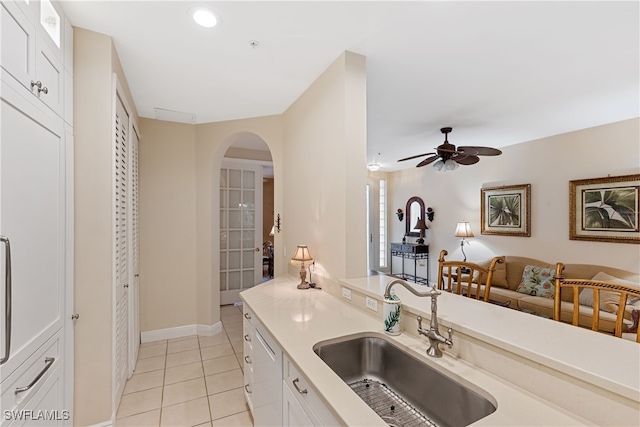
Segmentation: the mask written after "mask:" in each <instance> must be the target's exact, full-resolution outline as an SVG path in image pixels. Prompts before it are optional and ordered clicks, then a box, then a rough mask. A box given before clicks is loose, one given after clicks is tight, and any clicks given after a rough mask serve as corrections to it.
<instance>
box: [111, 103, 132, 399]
mask: <svg viewBox="0 0 640 427" xmlns="http://www.w3.org/2000/svg"><path fill="white" fill-rule="evenodd" d="M128 132H129V116H128V114H127V112H126V110H125V108H124V105H123V103H122V100H121V99H120V97H119V96H116V122H115V138H114V162H113V167H114V171H113V177H114V232H115V235H114V248H115V254H114V255H115V256H114V279H115V280H114V286H115V290H114V291H115V292H114V294H115V304H116V313H115V354H114V358H115V366H114V370H115V384H114V392H115V401H116V402H118V401H119V400H120V396H121V395H122V391H123V390H124V385H125V382H126V381H127V377H128V374H129V373H128V358H129V351H128V340H129V337H128V327H129V322H128V311H129V304H128V300H127V296H128V287H129V268H128V267H129V266H128V224H127V205H128V199H127V198H128V185H127V184H128V177H127V169H128V167H129V158H128V152H127V149H128V144H129V141H128V140H129V135H128Z"/></svg>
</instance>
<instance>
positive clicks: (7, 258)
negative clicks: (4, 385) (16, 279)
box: [0, 236, 12, 365]
mask: <svg viewBox="0 0 640 427" xmlns="http://www.w3.org/2000/svg"><path fill="white" fill-rule="evenodd" d="M0 242H2V243H4V244H5V252H4V356H3V357H2V359H0V365H2V364H4V363H5V362H6V361H7V360H9V354H10V353H11V303H12V301H11V245H10V243H9V238H8V237H5V236H0Z"/></svg>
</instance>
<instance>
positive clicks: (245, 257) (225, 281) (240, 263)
mask: <svg viewBox="0 0 640 427" xmlns="http://www.w3.org/2000/svg"><path fill="white" fill-rule="evenodd" d="M261 238H262V167H261V166H259V165H255V164H251V163H240V162H238V163H236V162H224V163H223V165H222V168H221V169H220V304H221V305H225V304H233V303H235V302H239V301H240V296H239V294H240V291H242V290H243V289H249V288H251V287H253V286H254V285H256V284H258V283H260V282H261V280H262V249H261V248H262V242H261Z"/></svg>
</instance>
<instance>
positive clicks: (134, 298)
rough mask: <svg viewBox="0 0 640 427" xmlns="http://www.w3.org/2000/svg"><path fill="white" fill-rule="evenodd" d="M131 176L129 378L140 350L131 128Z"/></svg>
mask: <svg viewBox="0 0 640 427" xmlns="http://www.w3.org/2000/svg"><path fill="white" fill-rule="evenodd" d="M131 129H132V132H131V133H130V135H131V146H130V149H129V153H130V158H131V163H130V166H131V168H130V174H129V184H130V185H129V187H130V191H129V196H130V198H129V219H130V220H129V224H130V226H131V227H130V233H129V248H130V249H129V284H130V286H129V377H131V375H133V370H134V369H135V367H136V360H137V359H138V350H139V349H140V314H139V313H140V287H139V284H140V266H139V259H140V223H139V215H138V142H139V138H138V133H137V132H136V129H135V127H133V126H131Z"/></svg>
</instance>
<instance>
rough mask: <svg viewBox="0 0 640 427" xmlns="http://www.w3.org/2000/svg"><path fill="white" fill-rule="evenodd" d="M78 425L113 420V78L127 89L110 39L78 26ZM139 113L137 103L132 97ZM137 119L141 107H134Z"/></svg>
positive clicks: (75, 70)
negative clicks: (114, 74) (117, 79)
mask: <svg viewBox="0 0 640 427" xmlns="http://www.w3.org/2000/svg"><path fill="white" fill-rule="evenodd" d="M73 72H74V91H73V93H74V98H73V103H74V123H75V128H74V134H75V159H74V167H75V180H74V185H75V243H74V244H75V260H74V262H75V270H74V275H75V281H74V306H75V312H76V313H79V314H80V320H78V321H77V322H75V328H74V334H75V337H74V338H75V351H74V359H75V372H74V422H75V423H76V425H91V424H95V423H100V422H104V421H108V420H110V418H111V415H112V384H111V381H112V373H111V366H112V318H113V316H112V315H113V306H112V298H113V286H112V281H113V278H112V258H113V255H112V211H113V207H112V164H111V157H112V154H111V152H112V137H113V111H112V104H113V103H112V98H113V92H112V75H113V72H118V74H119V76H118V77H119V80H120V82H121V83H122V84H123V85H126V79H125V77H124V75H123V74H122V73H121V67H120V65H119V60H118V58H117V56H116V55H115V50H114V49H113V44H112V41H111V38H110V37H107V36H104V35H102V34H98V33H95V32H92V31H88V30H84V29H81V28H75V29H74V69H73ZM128 102H129V104H130V106H131V107H132V108H133V103H132V102H131V98H130V97H129V98H128ZM134 116H135V110H134Z"/></svg>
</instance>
